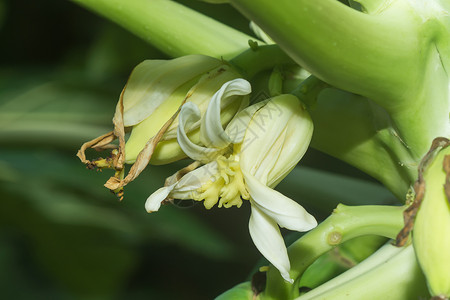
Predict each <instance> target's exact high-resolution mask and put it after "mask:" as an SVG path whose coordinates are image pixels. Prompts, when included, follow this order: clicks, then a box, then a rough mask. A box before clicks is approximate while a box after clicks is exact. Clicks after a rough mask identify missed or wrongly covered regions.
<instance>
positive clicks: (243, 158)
mask: <svg viewBox="0 0 450 300" xmlns="http://www.w3.org/2000/svg"><path fill="white" fill-rule="evenodd" d="M250 90H251V89H250V84H249V83H248V82H247V81H245V80H244V79H235V80H232V81H229V82H227V83H225V84H224V85H223V86H222V87H221V89H220V90H219V91H218V92H216V93H215V94H214V96H213V97H212V99H211V101H210V102H209V105H208V108H207V110H206V112H205V114H204V116H203V117H202V116H201V113H200V110H199V109H198V107H197V106H196V105H195V104H194V103H191V102H190V103H186V104H184V105H183V107H182V108H181V112H180V115H179V125H178V134H177V139H178V143H179V145H180V147H181V148H182V149H183V151H184V152H185V153H186V155H188V156H189V157H190V158H192V159H193V160H195V161H196V162H197V164H196V166H197V165H202V166H201V167H199V168H196V169H195V170H191V171H190V172H187V173H186V174H184V176H182V177H180V176H179V173H177V174H174V175H173V176H172V177H171V178H169V179H168V181H167V183H168V184H166V186H165V187H163V188H160V189H159V190H157V191H156V192H154V193H153V194H152V195H151V196H150V197H149V198H148V199H147V202H146V205H145V207H146V209H147V211H148V212H154V211H157V210H158V209H159V208H160V205H161V203H162V202H163V201H164V200H166V199H193V200H197V201H204V202H203V203H204V206H205V207H206V208H207V209H210V208H211V207H213V206H214V205H216V204H217V205H218V207H231V206H237V207H240V206H241V205H242V204H243V201H245V200H247V201H248V202H250V205H251V217H250V222H249V229H250V235H251V237H252V239H253V242H254V243H255V245H256V247H257V248H258V250H259V251H260V252H261V253H262V254H263V255H264V256H265V257H266V258H267V259H268V260H269V261H270V262H271V263H272V264H273V265H274V266H275V267H276V268H277V269H278V270H279V271H280V273H281V275H282V276H283V278H284V279H285V280H287V281H289V282H292V279H291V278H290V276H289V269H290V263H289V259H288V255H287V251H286V247H285V245H284V241H283V238H282V236H281V234H280V231H279V227H278V226H281V227H284V228H287V229H290V230H296V231H307V230H310V229H312V228H314V227H315V226H316V225H317V222H316V220H315V219H314V217H313V216H311V215H310V214H308V213H307V212H306V210H305V209H304V208H303V207H302V206H300V205H299V204H298V203H296V202H295V201H293V200H291V199H289V198H287V197H286V196H284V195H282V194H281V193H279V192H277V191H275V190H273V189H272V188H273V187H274V186H275V185H276V184H277V183H278V182H280V181H281V180H282V179H283V178H284V177H285V176H286V175H287V174H288V173H289V172H290V171H291V170H292V168H294V167H295V165H296V164H297V163H298V161H299V160H300V159H301V157H302V156H303V154H304V153H305V151H306V149H307V147H308V145H309V141H310V139H311V135H312V131H313V125H312V121H311V119H310V117H309V115H308V113H307V112H306V110H305V109H304V108H303V107H302V105H301V103H300V101H299V100H298V99H297V98H296V97H294V96H292V95H280V96H277V97H274V98H271V99H269V100H266V101H263V102H259V103H257V104H254V105H252V106H249V107H247V108H246V109H244V110H242V111H241V112H240V113H238V114H237V115H236V116H235V117H234V118H233V120H232V121H231V122H230V123H229V124H228V126H227V127H226V128H225V129H223V127H222V123H221V121H220V107H221V103H223V102H225V101H229V99H230V98H232V97H235V96H239V95H245V94H248V93H250ZM199 120H201V126H200V141H201V144H200V145H199V144H196V143H194V142H193V141H191V140H190V139H189V137H188V135H187V134H186V131H187V129H188V128H190V126H191V125H192V124H194V123H195V122H198V121H199ZM183 173H185V172H183Z"/></svg>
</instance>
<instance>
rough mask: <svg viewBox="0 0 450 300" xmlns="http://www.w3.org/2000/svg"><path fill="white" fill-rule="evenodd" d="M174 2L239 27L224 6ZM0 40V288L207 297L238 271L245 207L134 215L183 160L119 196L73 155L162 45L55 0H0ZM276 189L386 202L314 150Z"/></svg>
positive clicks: (323, 200) (13, 294)
mask: <svg viewBox="0 0 450 300" xmlns="http://www.w3.org/2000/svg"><path fill="white" fill-rule="evenodd" d="M180 2H182V3H185V4H187V3H188V2H189V3H190V5H195V8H196V9H198V10H200V11H202V12H204V13H207V14H209V15H211V16H213V17H215V18H217V19H219V20H221V21H224V22H227V23H228V24H230V25H232V26H234V27H236V28H239V29H241V30H243V31H245V32H247V33H249V34H250V31H249V29H248V23H247V21H246V20H245V19H244V18H243V17H242V16H239V15H238V14H237V13H236V12H235V11H234V10H233V9H231V8H230V7H228V6H212V5H208V4H204V3H197V2H194V3H191V2H192V1H180ZM0 39H1V45H2V46H1V48H0V54H1V55H0V192H1V194H0V199H1V202H0V204H1V206H0V298H1V299H178V298H184V299H212V298H213V297H214V296H217V295H218V294H220V293H221V292H223V291H225V290H227V289H229V288H231V287H232V286H234V285H236V284H238V283H240V282H242V281H245V280H248V279H249V278H250V276H251V273H252V272H253V270H254V269H253V268H254V266H255V265H256V264H257V263H258V261H259V260H260V255H259V253H258V252H257V250H256V249H255V247H254V246H253V244H252V242H251V239H250V236H249V234H248V227H247V226H248V218H249V214H250V210H249V206H248V205H244V206H243V207H242V208H241V209H236V208H233V209H217V208H214V209H212V210H211V211H206V210H205V209H204V208H203V206H202V205H194V203H191V202H186V203H181V204H180V205H167V206H164V207H163V208H162V209H161V210H160V212H158V213H154V214H151V215H149V214H147V213H146V212H145V210H144V202H145V200H146V198H147V196H148V195H150V193H151V192H153V191H154V190H155V189H156V188H157V187H159V186H161V185H162V184H163V182H164V178H165V177H167V176H169V175H171V174H172V173H173V172H175V171H176V170H177V169H178V168H179V167H180V166H184V165H186V164H187V163H188V162H187V161H182V162H179V163H177V164H175V165H171V166H164V167H149V168H148V169H147V170H146V171H145V172H144V173H143V174H142V175H141V176H140V177H139V178H138V179H137V180H136V181H135V182H133V183H131V184H129V185H128V186H127V189H126V194H125V199H124V200H123V202H119V201H118V200H117V198H116V197H115V196H114V195H112V194H111V193H109V192H108V190H107V189H106V188H104V187H103V186H102V185H103V183H104V182H105V181H106V180H107V179H108V178H109V176H110V175H111V174H110V173H108V172H107V171H104V172H102V173H100V172H95V171H90V170H87V169H86V168H85V167H84V165H83V164H81V163H80V162H79V160H78V158H76V157H75V154H76V151H77V149H78V148H79V147H80V145H81V144H82V143H83V142H84V141H87V140H89V139H92V138H94V137H96V136H98V135H100V134H103V133H105V132H107V131H110V130H111V128H112V126H111V119H112V116H113V112H114V109H115V105H116V102H117V99H118V96H119V93H120V91H121V89H122V87H123V85H124V84H125V82H126V80H127V76H128V74H129V73H130V71H131V70H132V68H133V67H134V66H135V65H137V64H138V63H139V62H141V61H142V60H144V59H148V58H166V57H165V56H164V54H162V53H160V52H159V51H158V50H156V49H154V48H152V47H151V46H150V45H148V44H145V43H144V42H142V41H141V40H139V39H138V38H136V37H134V36H133V35H131V34H129V33H128V32H127V31H125V30H124V29H122V28H120V27H119V26H117V25H115V24H112V23H111V22H109V21H107V20H104V19H102V18H100V17H98V16H96V15H94V14H92V13H90V12H88V11H86V10H84V9H82V8H80V7H78V6H77V5H75V4H73V3H71V2H69V1H61V0H43V1H26V0H0ZM313 168H314V169H313ZM324 170H327V172H326V173H325V172H324ZM279 189H280V190H281V191H282V192H283V193H286V194H287V195H288V196H290V197H293V198H294V199H296V200H298V201H299V202H301V203H307V204H305V206H306V207H307V208H308V209H309V210H311V211H312V212H313V214H315V215H316V216H318V218H319V219H323V218H325V217H326V216H327V215H328V214H329V213H330V212H331V210H332V208H333V207H335V206H336V204H337V203H339V202H344V203H348V204H356V203H361V201H363V202H367V203H389V202H391V201H392V196H391V194H390V193H388V192H387V191H386V190H384V189H383V188H381V187H380V186H379V185H378V184H376V183H374V182H371V181H370V179H369V178H367V177H366V176H364V174H362V173H360V172H358V171H357V170H355V169H352V168H350V167H349V166H347V165H344V164H343V163H340V162H339V161H336V160H334V159H332V158H330V157H328V156H326V155H323V154H320V153H318V152H316V151H314V150H311V151H309V152H308V153H307V155H306V156H305V158H304V159H303V160H302V167H301V168H296V169H295V170H294V172H293V173H292V174H290V175H289V176H288V178H286V180H285V181H283V183H281V184H280V186H279Z"/></svg>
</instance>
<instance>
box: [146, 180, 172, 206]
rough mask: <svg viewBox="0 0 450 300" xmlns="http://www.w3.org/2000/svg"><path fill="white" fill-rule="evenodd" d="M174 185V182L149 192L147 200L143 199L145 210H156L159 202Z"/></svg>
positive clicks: (167, 194)
mask: <svg viewBox="0 0 450 300" xmlns="http://www.w3.org/2000/svg"><path fill="white" fill-rule="evenodd" d="M175 185H176V183H175V184H172V185H169V186H165V187H162V188H160V189H158V190H157V191H156V192H154V193H153V194H151V195H150V197H148V198H147V201H145V210H146V211H147V212H149V213H151V212H154V211H158V210H159V208H160V207H161V203H162V202H163V201H164V200H165V199H166V198H167V196H169V194H170V192H171V191H172V190H173V189H174V187H175Z"/></svg>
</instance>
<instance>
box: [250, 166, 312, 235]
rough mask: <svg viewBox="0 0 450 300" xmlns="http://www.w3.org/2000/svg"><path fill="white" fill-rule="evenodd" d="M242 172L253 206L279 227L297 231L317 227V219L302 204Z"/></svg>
mask: <svg viewBox="0 0 450 300" xmlns="http://www.w3.org/2000/svg"><path fill="white" fill-rule="evenodd" d="M242 172H243V174H244V179H245V184H246V186H247V188H248V191H249V193H250V197H251V201H252V206H256V207H258V208H259V209H260V210H261V211H263V212H264V214H266V215H267V216H269V217H270V218H271V219H273V220H274V221H275V222H276V223H278V225H280V226H281V227H283V228H287V229H290V230H296V231H308V230H311V229H313V228H314V227H316V226H317V221H316V219H315V218H314V217H313V216H312V215H310V214H309V213H308V212H307V211H306V210H305V209H304V208H303V207H302V206H301V205H300V204H298V203H297V202H295V201H294V200H292V199H289V198H288V197H286V196H284V195H283V194H281V193H280V192H277V191H275V190H273V189H271V188H269V187H267V186H265V185H264V184H262V183H261V182H259V181H258V180H257V179H256V178H255V177H254V176H252V175H250V174H249V173H248V172H246V171H245V170H242Z"/></svg>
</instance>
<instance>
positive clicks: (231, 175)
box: [193, 155, 250, 209]
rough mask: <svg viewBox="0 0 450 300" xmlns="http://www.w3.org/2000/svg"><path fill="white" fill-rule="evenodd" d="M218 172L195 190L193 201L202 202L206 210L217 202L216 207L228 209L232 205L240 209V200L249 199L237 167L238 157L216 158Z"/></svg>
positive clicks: (239, 169)
mask: <svg viewBox="0 0 450 300" xmlns="http://www.w3.org/2000/svg"><path fill="white" fill-rule="evenodd" d="M216 162H217V165H218V170H219V172H218V173H217V174H215V175H214V180H210V181H208V182H207V183H205V184H204V185H202V187H201V188H199V189H198V190H197V192H198V193H196V195H194V197H193V199H194V200H197V201H202V200H204V202H203V204H204V205H205V207H206V209H210V208H211V207H213V206H214V205H215V204H216V203H217V202H219V204H218V207H222V206H223V207H225V208H229V207H232V206H233V205H236V206H237V207H241V205H242V199H244V200H248V199H250V194H249V193H248V191H247V188H246V187H245V183H244V177H243V175H242V172H241V168H240V166H239V156H237V155H230V156H229V157H228V158H227V157H225V156H223V155H221V156H219V157H218V158H216Z"/></svg>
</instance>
